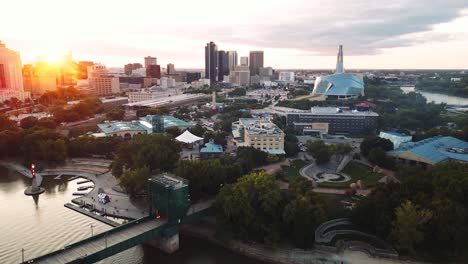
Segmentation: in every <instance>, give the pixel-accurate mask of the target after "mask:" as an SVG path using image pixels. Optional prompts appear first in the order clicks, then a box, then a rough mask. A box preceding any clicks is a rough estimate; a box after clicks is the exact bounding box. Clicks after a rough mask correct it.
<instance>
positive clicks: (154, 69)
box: [146, 65, 161, 79]
mask: <svg viewBox="0 0 468 264" xmlns="http://www.w3.org/2000/svg"><path fill="white" fill-rule="evenodd" d="M146 77H151V78H158V79H161V66H159V65H148V68H146Z"/></svg>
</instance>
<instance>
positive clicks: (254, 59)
mask: <svg viewBox="0 0 468 264" xmlns="http://www.w3.org/2000/svg"><path fill="white" fill-rule="evenodd" d="M260 67H263V51H251V52H250V65H249V68H250V76H253V75H258V73H259V70H260Z"/></svg>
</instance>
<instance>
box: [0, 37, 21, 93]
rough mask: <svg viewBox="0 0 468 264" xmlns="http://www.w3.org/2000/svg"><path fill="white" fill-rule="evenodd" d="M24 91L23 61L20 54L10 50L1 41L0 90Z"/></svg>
mask: <svg viewBox="0 0 468 264" xmlns="http://www.w3.org/2000/svg"><path fill="white" fill-rule="evenodd" d="M2 89H5V90H6V89H11V90H18V91H23V75H22V68H21V59H20V55H19V53H18V52H16V51H13V50H9V49H7V48H6V46H5V44H3V43H2V42H1V41H0V90H2Z"/></svg>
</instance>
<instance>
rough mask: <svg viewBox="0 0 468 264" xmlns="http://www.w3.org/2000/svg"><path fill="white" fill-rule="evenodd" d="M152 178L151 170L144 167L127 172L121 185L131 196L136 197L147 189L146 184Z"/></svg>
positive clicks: (121, 178) (122, 177)
mask: <svg viewBox="0 0 468 264" xmlns="http://www.w3.org/2000/svg"><path fill="white" fill-rule="evenodd" d="M150 176H151V170H150V168H149V167H148V166H144V167H141V168H138V169H135V170H129V171H126V172H125V173H124V174H123V175H122V176H121V177H120V181H119V185H120V186H121V187H122V188H124V189H125V191H126V192H127V193H129V194H131V195H135V194H137V193H139V192H142V191H144V190H145V189H146V184H147V182H148V179H149V177H150Z"/></svg>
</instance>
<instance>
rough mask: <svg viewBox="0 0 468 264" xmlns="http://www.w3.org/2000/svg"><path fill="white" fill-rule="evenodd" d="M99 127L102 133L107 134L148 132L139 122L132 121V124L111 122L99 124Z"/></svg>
mask: <svg viewBox="0 0 468 264" xmlns="http://www.w3.org/2000/svg"><path fill="white" fill-rule="evenodd" d="M98 127H99V129H100V130H101V131H102V132H104V133H106V134H111V133H117V132H123V131H146V130H147V129H146V128H144V127H143V126H142V125H141V124H140V122H138V121H131V122H124V121H109V122H105V123H101V124H98Z"/></svg>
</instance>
